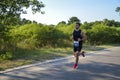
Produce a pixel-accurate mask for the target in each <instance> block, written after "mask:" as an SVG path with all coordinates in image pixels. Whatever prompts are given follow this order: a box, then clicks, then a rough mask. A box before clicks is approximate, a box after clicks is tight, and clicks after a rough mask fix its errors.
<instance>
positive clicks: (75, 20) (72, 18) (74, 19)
mask: <svg viewBox="0 0 120 80" xmlns="http://www.w3.org/2000/svg"><path fill="white" fill-rule="evenodd" d="M79 22H80V20H79V19H78V18H77V17H71V18H70V19H69V20H68V24H73V23H79Z"/></svg>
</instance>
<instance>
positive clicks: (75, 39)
mask: <svg viewBox="0 0 120 80" xmlns="http://www.w3.org/2000/svg"><path fill="white" fill-rule="evenodd" d="M78 38H80V39H82V35H81V30H78V31H76V30H74V31H73V39H74V41H78Z"/></svg>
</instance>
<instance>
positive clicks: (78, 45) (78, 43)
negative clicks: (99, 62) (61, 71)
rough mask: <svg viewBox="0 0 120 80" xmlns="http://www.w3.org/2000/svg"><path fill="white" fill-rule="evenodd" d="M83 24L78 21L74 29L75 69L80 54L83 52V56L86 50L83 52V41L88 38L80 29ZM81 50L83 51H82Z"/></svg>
mask: <svg viewBox="0 0 120 80" xmlns="http://www.w3.org/2000/svg"><path fill="white" fill-rule="evenodd" d="M80 26H81V24H80V23H76V26H75V30H74V31H73V35H72V39H73V40H74V56H75V64H74V66H73V68H74V69H76V68H77V67H78V61H79V55H80V54H82V56H83V57H85V55H84V51H82V52H81V49H82V43H83V41H84V40H85V39H86V36H85V33H84V32H83V31H82V30H81V29H80ZM80 52H81V53H80Z"/></svg>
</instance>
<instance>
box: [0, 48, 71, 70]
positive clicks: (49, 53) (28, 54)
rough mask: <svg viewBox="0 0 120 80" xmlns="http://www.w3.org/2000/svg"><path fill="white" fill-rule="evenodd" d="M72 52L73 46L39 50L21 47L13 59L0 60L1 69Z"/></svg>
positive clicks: (64, 55) (63, 55)
mask: <svg viewBox="0 0 120 80" xmlns="http://www.w3.org/2000/svg"><path fill="white" fill-rule="evenodd" d="M71 54H72V48H42V49H38V50H23V49H19V50H18V51H16V52H15V53H14V57H13V59H12V60H4V61H1V62H0V71H3V70H5V69H8V68H13V67H17V66H22V65H26V64H32V63H36V62H38V61H41V62H43V61H45V60H50V59H55V58H58V57H66V56H68V55H71Z"/></svg>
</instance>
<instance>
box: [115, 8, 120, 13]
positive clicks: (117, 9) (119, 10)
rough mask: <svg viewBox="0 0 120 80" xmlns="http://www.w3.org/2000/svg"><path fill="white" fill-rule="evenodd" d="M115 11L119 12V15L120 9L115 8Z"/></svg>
mask: <svg viewBox="0 0 120 80" xmlns="http://www.w3.org/2000/svg"><path fill="white" fill-rule="evenodd" d="M115 11H116V12H119V15H120V7H117V8H116V10H115Z"/></svg>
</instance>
